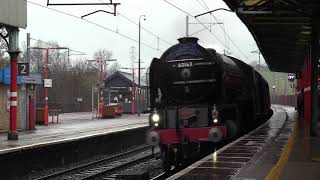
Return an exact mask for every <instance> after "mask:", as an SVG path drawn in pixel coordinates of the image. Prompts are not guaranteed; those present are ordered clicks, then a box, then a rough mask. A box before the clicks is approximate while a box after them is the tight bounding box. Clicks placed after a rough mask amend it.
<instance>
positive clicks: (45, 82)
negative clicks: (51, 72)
mask: <svg viewBox="0 0 320 180" xmlns="http://www.w3.org/2000/svg"><path fill="white" fill-rule="evenodd" d="M43 85H44V87H45V88H52V79H43Z"/></svg>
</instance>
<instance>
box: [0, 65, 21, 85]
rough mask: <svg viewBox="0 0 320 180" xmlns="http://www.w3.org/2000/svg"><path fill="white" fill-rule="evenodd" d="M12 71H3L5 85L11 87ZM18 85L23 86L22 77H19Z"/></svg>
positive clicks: (6, 69) (8, 69) (7, 69)
mask: <svg viewBox="0 0 320 180" xmlns="http://www.w3.org/2000/svg"><path fill="white" fill-rule="evenodd" d="M10 78H11V70H10V68H9V67H6V68H4V71H3V84H6V85H10V82H11V79H10ZM17 84H21V77H20V76H17Z"/></svg>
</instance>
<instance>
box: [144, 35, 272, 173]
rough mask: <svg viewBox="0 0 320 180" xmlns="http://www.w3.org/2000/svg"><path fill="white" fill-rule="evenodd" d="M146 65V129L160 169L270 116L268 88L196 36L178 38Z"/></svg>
mask: <svg viewBox="0 0 320 180" xmlns="http://www.w3.org/2000/svg"><path fill="white" fill-rule="evenodd" d="M178 40H179V43H178V44H176V45H174V46H172V47H170V48H169V49H168V50H166V51H165V52H164V53H163V55H162V56H161V57H160V59H157V58H154V59H153V60H152V62H151V65H150V73H149V81H150V106H151V113H150V117H149V124H150V129H149V131H148V132H147V142H148V144H150V145H152V146H159V147H160V149H161V158H162V162H163V166H164V168H165V170H170V168H171V166H172V165H179V163H181V162H184V160H188V159H190V157H192V154H194V153H196V152H199V151H201V149H202V148H203V147H204V146H205V147H208V144H215V143H219V142H222V141H225V140H228V139H234V138H236V137H237V136H238V135H239V134H243V133H246V132H248V131H250V130H251V129H253V128H255V127H256V126H257V125H258V124H259V123H261V121H262V120H263V119H265V117H267V116H268V115H270V96H269V87H268V83H267V82H266V80H265V79H264V78H263V77H262V76H261V75H260V74H259V73H258V72H256V71H255V70H254V69H253V68H252V67H251V66H249V65H247V64H245V63H244V62H242V61H240V60H238V59H236V58H233V57H230V56H226V55H222V54H219V53H217V52H216V51H215V50H214V49H206V48H204V47H202V46H200V45H199V44H198V43H197V41H198V39H197V38H195V37H186V38H180V39H178Z"/></svg>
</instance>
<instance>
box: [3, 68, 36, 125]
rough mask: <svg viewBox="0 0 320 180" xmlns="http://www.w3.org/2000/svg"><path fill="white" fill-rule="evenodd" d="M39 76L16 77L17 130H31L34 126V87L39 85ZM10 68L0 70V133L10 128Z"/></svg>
mask: <svg viewBox="0 0 320 180" xmlns="http://www.w3.org/2000/svg"><path fill="white" fill-rule="evenodd" d="M41 82H42V80H41V75H40V74H30V75H29V76H18V77H17V84H18V90H17V92H18V106H17V129H18V130H27V129H33V128H34V124H35V100H36V86H37V85H40V84H42V83H41ZM9 100H10V68H4V69H3V70H0V131H7V130H9V126H10V101H9Z"/></svg>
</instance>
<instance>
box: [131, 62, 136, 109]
mask: <svg viewBox="0 0 320 180" xmlns="http://www.w3.org/2000/svg"><path fill="white" fill-rule="evenodd" d="M135 91H136V90H135V87H134V68H132V100H131V111H132V114H134V113H135V111H134V110H135V108H134V100H135V98H134V96H135Z"/></svg>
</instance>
